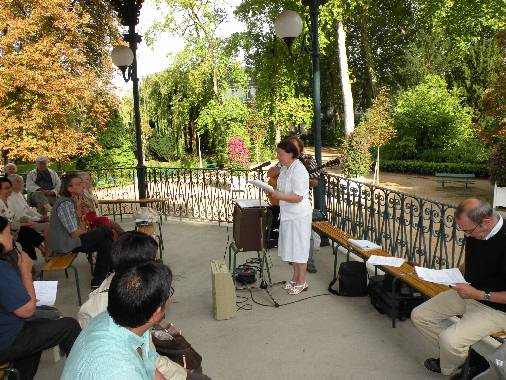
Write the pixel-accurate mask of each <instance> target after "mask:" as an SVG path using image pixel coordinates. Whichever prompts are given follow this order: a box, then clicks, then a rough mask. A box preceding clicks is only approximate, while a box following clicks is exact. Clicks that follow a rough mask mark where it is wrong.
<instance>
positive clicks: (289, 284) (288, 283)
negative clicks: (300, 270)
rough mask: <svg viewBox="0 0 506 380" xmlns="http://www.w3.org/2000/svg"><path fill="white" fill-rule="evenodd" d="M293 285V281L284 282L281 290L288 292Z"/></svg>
mask: <svg viewBox="0 0 506 380" xmlns="http://www.w3.org/2000/svg"><path fill="white" fill-rule="evenodd" d="M294 285H295V281H287V282H285V285H284V286H283V289H285V290H290V289H291V288H293V287H294Z"/></svg>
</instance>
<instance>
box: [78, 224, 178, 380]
mask: <svg viewBox="0 0 506 380" xmlns="http://www.w3.org/2000/svg"><path fill="white" fill-rule="evenodd" d="M157 252H158V243H157V242H156V240H155V239H153V238H152V237H151V236H149V235H146V234H144V233H142V232H137V231H128V232H125V233H124V234H123V235H121V236H120V237H119V238H118V240H116V241H115V242H114V244H113V245H112V250H111V265H112V267H113V269H114V271H115V272H121V271H124V270H126V269H128V268H129V267H133V266H135V265H137V264H140V263H143V262H147V261H154V260H155V259H156V254H157ZM113 277H114V273H113V274H111V275H110V276H109V277H107V278H106V279H105V281H104V282H102V285H100V287H99V288H98V289H96V290H94V291H93V292H91V293H90V298H89V299H88V301H86V302H85V303H84V304H83V305H82V306H81V308H80V309H79V312H78V313H77V319H78V321H79V324H80V325H81V328H83V329H84V328H85V327H86V326H87V325H88V323H89V322H90V321H91V320H92V319H93V318H95V317H96V316H97V315H99V314H100V313H103V312H104V311H106V310H107V303H108V298H109V287H110V286H111V281H112V279H113ZM155 364H156V368H157V369H158V371H159V372H160V373H161V374H163V375H164V377H165V378H166V379H167V380H169V379H170V380H185V379H186V378H187V376H188V373H187V371H186V370H185V369H184V368H183V367H181V366H180V365H179V364H177V363H174V362H173V361H172V360H170V359H169V358H167V357H165V356H161V355H159V356H158V357H157V359H156V363H155Z"/></svg>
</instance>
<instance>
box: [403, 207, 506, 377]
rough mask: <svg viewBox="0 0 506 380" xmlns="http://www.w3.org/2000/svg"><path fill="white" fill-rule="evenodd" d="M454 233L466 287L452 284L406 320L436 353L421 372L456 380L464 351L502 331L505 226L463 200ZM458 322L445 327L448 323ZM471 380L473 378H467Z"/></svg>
mask: <svg viewBox="0 0 506 380" xmlns="http://www.w3.org/2000/svg"><path fill="white" fill-rule="evenodd" d="M455 221H456V223H457V226H458V228H459V229H460V230H461V231H463V232H464V235H465V236H466V242H465V249H466V250H465V261H464V264H463V265H462V266H461V271H462V272H463V274H464V278H465V280H466V281H467V282H468V284H456V285H453V286H452V289H450V290H448V291H446V292H443V293H440V294H439V295H437V296H435V297H434V298H432V299H430V300H428V301H427V302H425V303H423V304H422V305H420V306H418V307H417V308H415V309H414V310H413V312H412V313H411V320H412V321H413V324H414V325H415V327H416V328H417V329H418V330H419V331H420V333H421V334H422V335H424V336H425V337H426V338H428V339H429V340H430V341H431V342H432V343H433V344H434V345H435V346H436V347H439V359H436V358H429V359H427V360H426V361H425V363H424V365H425V367H426V368H427V369H428V370H430V371H433V372H440V373H442V374H443V375H454V377H453V378H452V379H460V378H461V377H460V376H461V374H459V373H458V370H459V368H460V367H461V366H462V365H463V364H464V362H465V360H466V358H467V356H468V352H469V347H470V346H471V345H473V344H474V343H476V342H478V341H480V340H481V339H482V338H484V337H486V336H488V335H490V334H493V333H495V332H497V331H501V330H504V329H506V225H505V224H504V222H503V219H502V218H501V217H500V216H499V215H496V214H495V213H494V211H493V209H492V208H491V207H490V205H489V204H488V203H486V202H483V201H480V200H478V199H466V200H465V201H463V202H462V203H461V204H460V205H459V206H458V207H457V209H456V211H455ZM454 316H462V318H461V319H460V320H459V321H458V322H457V323H454V324H452V325H450V326H449V327H447V326H448V319H449V318H451V317H454ZM471 377H474V376H471Z"/></svg>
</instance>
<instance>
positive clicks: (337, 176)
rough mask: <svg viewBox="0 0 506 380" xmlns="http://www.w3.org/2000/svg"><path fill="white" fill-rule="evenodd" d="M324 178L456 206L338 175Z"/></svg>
mask: <svg viewBox="0 0 506 380" xmlns="http://www.w3.org/2000/svg"><path fill="white" fill-rule="evenodd" d="M326 176H327V177H334V178H339V179H342V180H344V181H351V182H355V183H360V184H362V185H364V186H367V187H370V188H374V189H379V190H382V191H388V192H390V193H396V194H399V195H402V196H405V197H410V198H416V199H420V200H422V201H425V202H430V203H436V204H438V205H442V206H445V207H447V208H457V205H455V204H452V203H447V202H443V201H439V200H437V199H432V198H426V197H421V196H419V195H416V194H411V193H405V192H403V191H399V190H394V189H390V188H388V187H383V186H377V185H374V184H370V183H366V182H364V181H360V180H358V179H353V178H347V177H343V176H341V175H338V174H326Z"/></svg>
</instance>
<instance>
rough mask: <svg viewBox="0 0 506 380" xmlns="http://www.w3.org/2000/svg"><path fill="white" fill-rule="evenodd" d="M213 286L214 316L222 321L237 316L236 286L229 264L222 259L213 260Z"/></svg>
mask: <svg viewBox="0 0 506 380" xmlns="http://www.w3.org/2000/svg"><path fill="white" fill-rule="evenodd" d="M211 276H212V286H213V316H214V319H216V320H218V321H221V320H223V319H230V318H232V317H234V316H235V313H236V311H237V310H236V307H237V306H236V303H235V286H234V281H232V275H231V274H230V272H229V271H228V268H227V265H226V264H225V262H224V261H221V260H212V261H211Z"/></svg>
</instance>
